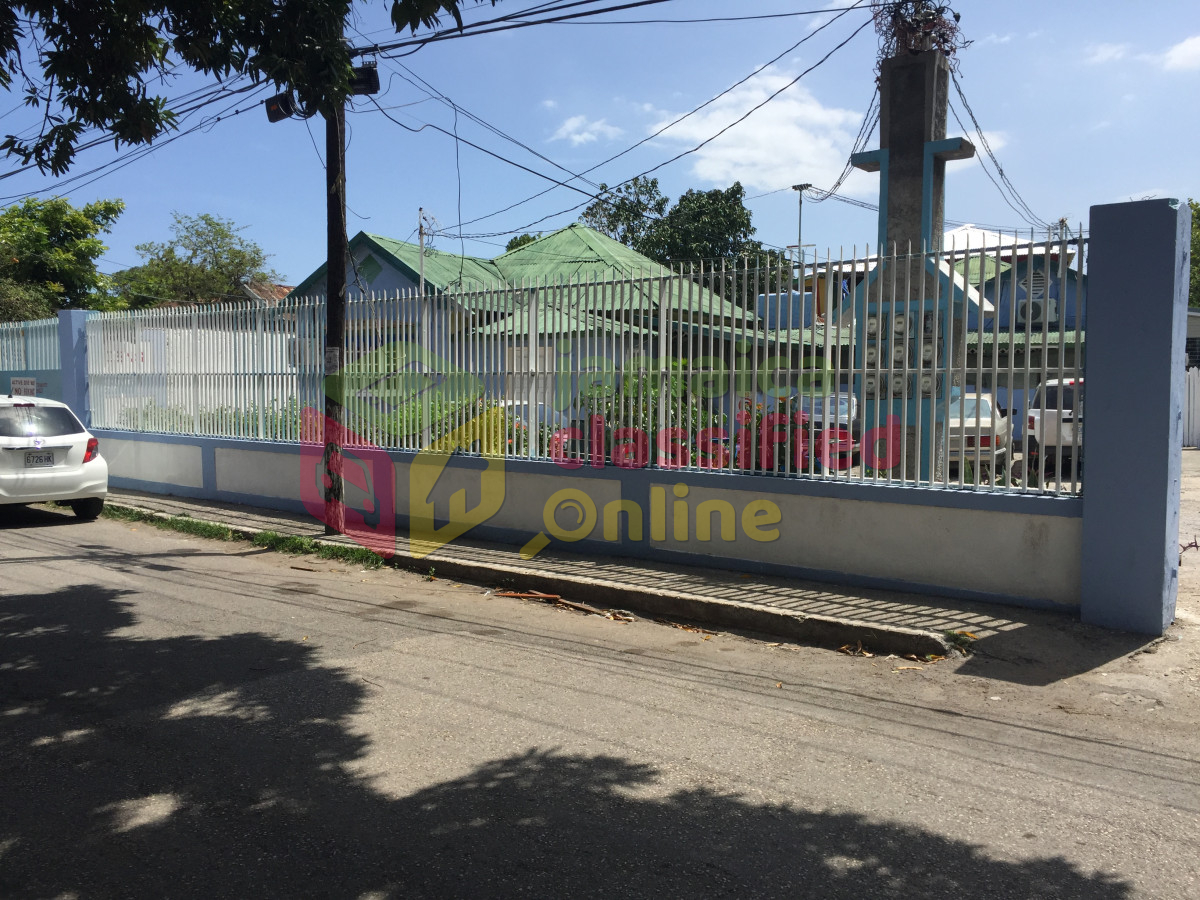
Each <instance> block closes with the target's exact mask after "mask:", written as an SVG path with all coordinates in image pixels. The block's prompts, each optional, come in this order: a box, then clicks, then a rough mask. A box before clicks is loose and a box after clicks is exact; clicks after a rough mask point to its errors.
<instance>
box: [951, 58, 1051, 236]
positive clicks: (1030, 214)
mask: <svg viewBox="0 0 1200 900" xmlns="http://www.w3.org/2000/svg"><path fill="white" fill-rule="evenodd" d="M950 78H951V80H952V81H953V82H954V90H955V91H956V92H957V93H958V99H959V100H960V101H962V105H963V109H965V110H966V111H967V116H969V117H970V119H971V123H972V124H973V125H974V126H975V134H976V135H978V137H979V143H980V145H981V146H982V147H983V150H984V152H985V153H986V154H987V157H988V159H990V160H991V161H992V165H993V166H995V167H996V174H998V175H999V176H1000V181H1001V183H1003V184H1004V186H1005V187H1006V188H1008V192H1009V193H1010V194H1011V195H1012V197H1013V199H1014V200H1015V201H1016V202H1017V204H1018V205H1019V206H1020V207H1021V209H1022V210H1024V212H1023V213H1021V217H1022V218H1024V219H1026V221H1028V222H1029V223H1030V224H1031V225H1036V226H1038V227H1041V228H1049V227H1050V225H1049V223H1048V222H1046V221H1044V220H1043V219H1041V218H1039V217H1038V216H1037V214H1036V213H1034V211H1033V210H1032V209H1030V207H1029V204H1028V203H1026V202H1025V200H1024V199H1023V198H1022V197H1021V195H1020V193H1019V192H1018V191H1017V189H1016V186H1014V185H1013V183H1012V181H1011V180H1009V177H1008V175H1006V174H1005V172H1004V167H1003V166H1002V165H1000V160H998V159H997V158H996V154H995V153H994V152H993V151H992V147H991V145H990V144H989V143H988V139H987V135H986V134H984V133H983V128H982V127H981V126H980V124H979V120H978V119H977V118H976V117H975V111H974V110H973V109H971V104H970V103H968V102H967V95H966V94H965V93H964V92H963V88H962V83H961V82H960V81H959V80H958V75H957V74H956V73H955V72H953V71H951V73H950ZM955 118H957V115H956V116H955ZM959 126H960V127H961V126H962V122H959ZM963 131H966V128H963ZM979 164H980V165H981V166H982V165H983V160H982V159H980V160H979ZM984 171H987V167H986V166H984ZM988 177H989V178H990V177H991V175H990V174H989V176H988ZM993 183H994V182H993ZM996 187H997V188H999V187H1000V186H999V185H996ZM1003 193H1004V191H1003V190H1001V194H1003ZM1009 205H1010V206H1011V205H1012V204H1011V203H1010V204H1009ZM1014 209H1015V207H1014ZM1018 212H1020V211H1018Z"/></svg>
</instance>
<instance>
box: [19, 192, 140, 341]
mask: <svg viewBox="0 0 1200 900" xmlns="http://www.w3.org/2000/svg"><path fill="white" fill-rule="evenodd" d="M124 209H125V204H124V203H122V202H121V201H120V200H98V201H97V202H95V203H89V204H88V205H87V206H85V207H83V208H82V209H78V208H76V207H74V206H72V205H71V204H70V203H68V202H67V201H66V200H64V199H62V198H61V197H55V198H54V199H51V200H39V199H36V198H34V197H27V198H26V199H25V200H22V201H21V202H20V203H18V204H15V205H14V206H10V207H9V208H8V209H6V210H4V211H3V212H0V280H2V281H3V282H5V287H4V289H3V291H2V293H3V296H4V298H5V299H4V308H5V309H6V310H8V311H9V312H8V313H5V315H11V316H13V317H20V318H27V317H29V314H33V316H32V317H34V318H41V317H43V316H46V315H51V314H53V313H54V312H55V311H57V310H59V309H62V308H63V307H67V306H72V307H96V306H103V305H104V304H105V302H106V301H107V291H108V287H109V283H108V279H107V278H106V277H105V276H104V275H103V274H102V273H101V272H100V271H99V270H98V269H97V268H96V260H98V259H99V258H100V257H101V256H102V255H103V254H104V252H105V251H106V250H107V249H108V247H107V246H106V245H105V244H104V242H103V241H102V240H100V235H101V234H105V233H107V232H108V231H109V230H110V229H111V228H112V224H113V222H115V221H116V219H117V217H118V216H119V215H120V214H121V212H122V211H123V210H124Z"/></svg>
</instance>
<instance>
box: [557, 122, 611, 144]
mask: <svg viewBox="0 0 1200 900" xmlns="http://www.w3.org/2000/svg"><path fill="white" fill-rule="evenodd" d="M622 134H623V132H622V131H621V129H620V128H618V127H617V126H615V125H609V124H608V122H606V121H605V120H604V119H597V120H596V121H595V122H592V121H590V120H589V119H588V117H587V116H571V118H569V119H567V120H566V121H565V122H563V123H562V124H561V125H560V126H558V131H556V132H554V134H553V135H552V136H551V138H550V140H552V141H570V142H571V144H572V146H575V147H578V146H579V145H580V144H590V143H592V142H593V141H597V140H599V139H600V138H604V139H605V140H612V139H613V138H618V137H620V136H621V135H622Z"/></svg>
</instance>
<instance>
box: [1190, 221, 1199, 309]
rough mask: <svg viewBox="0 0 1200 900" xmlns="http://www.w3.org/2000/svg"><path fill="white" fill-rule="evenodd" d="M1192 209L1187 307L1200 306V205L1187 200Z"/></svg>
mask: <svg viewBox="0 0 1200 900" xmlns="http://www.w3.org/2000/svg"><path fill="white" fill-rule="evenodd" d="M1188 206H1190V207H1191V208H1192V270H1191V272H1190V273H1189V276H1188V277H1189V278H1190V279H1191V280H1190V282H1189V287H1188V306H1200V203H1197V202H1196V201H1195V200H1188Z"/></svg>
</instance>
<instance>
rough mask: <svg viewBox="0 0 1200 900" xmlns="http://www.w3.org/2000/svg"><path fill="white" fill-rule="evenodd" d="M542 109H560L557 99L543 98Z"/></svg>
mask: <svg viewBox="0 0 1200 900" xmlns="http://www.w3.org/2000/svg"><path fill="white" fill-rule="evenodd" d="M542 109H558V101H557V100H543V101H542Z"/></svg>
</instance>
